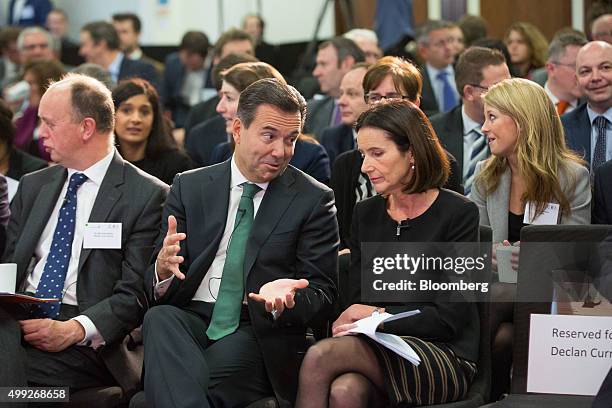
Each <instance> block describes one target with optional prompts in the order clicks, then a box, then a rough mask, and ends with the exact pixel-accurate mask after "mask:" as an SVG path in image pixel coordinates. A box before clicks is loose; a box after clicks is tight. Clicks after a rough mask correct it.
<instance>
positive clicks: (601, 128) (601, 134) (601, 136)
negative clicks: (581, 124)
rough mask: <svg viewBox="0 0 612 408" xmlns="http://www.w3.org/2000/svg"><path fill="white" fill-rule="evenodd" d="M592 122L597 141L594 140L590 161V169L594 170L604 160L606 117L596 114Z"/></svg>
mask: <svg viewBox="0 0 612 408" xmlns="http://www.w3.org/2000/svg"><path fill="white" fill-rule="evenodd" d="M593 123H594V124H595V126H596V127H597V142H595V151H594V152H593V163H591V171H593V172H594V171H595V170H597V168H598V167H599V166H601V165H602V164H604V163H605V162H606V127H607V126H608V119H606V118H605V117H603V116H598V117H596V118H595V120H594V121H593Z"/></svg>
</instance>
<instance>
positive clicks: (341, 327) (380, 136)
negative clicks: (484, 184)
mask: <svg viewBox="0 0 612 408" xmlns="http://www.w3.org/2000/svg"><path fill="white" fill-rule="evenodd" d="M356 129H357V131H358V134H357V142H358V146H359V151H360V152H361V153H362V155H363V156H364V160H363V164H362V167H361V170H362V171H363V172H364V173H365V174H367V176H368V178H369V179H370V181H371V183H372V185H373V186H374V188H375V189H376V192H377V193H378V194H379V195H377V196H374V197H371V198H368V199H366V200H363V201H361V202H359V203H357V205H356V206H355V210H354V215H353V224H352V227H351V238H350V240H349V241H350V245H349V246H350V249H351V273H350V276H351V282H350V287H351V289H350V292H351V293H350V298H351V301H352V302H353V303H354V304H352V305H351V306H349V307H348V308H347V309H346V310H345V311H344V312H343V313H342V314H341V315H340V317H339V318H338V319H337V320H336V321H335V322H334V324H333V333H334V338H332V339H325V340H323V341H321V342H319V343H317V344H316V345H314V346H312V347H311V348H310V349H309V350H308V353H307V354H306V357H305V359H304V362H303V364H302V368H301V371H300V389H299V391H298V398H297V407H300V408H303V407H326V406H328V405H333V406H335V405H338V406H351V407H359V406H364V407H365V406H383V405H384V406H407V405H408V404H410V406H417V405H430V404H439V403H445V402H451V401H455V400H459V399H462V398H463V397H464V396H465V395H466V394H467V391H468V388H469V384H470V383H471V381H472V379H473V377H474V376H475V373H476V364H475V362H476V360H477V358H478V339H479V335H480V333H479V324H478V312H477V310H476V307H475V305H474V304H473V303H469V302H453V303H449V302H447V301H444V300H441V299H442V297H438V295H437V294H436V295H435V296H434V297H433V298H430V299H428V301H427V302H414V301H412V302H403V303H394V304H389V303H387V304H384V305H383V304H377V305H370V304H363V302H362V301H361V293H360V286H361V285H360V276H361V262H362V252H361V249H362V248H361V244H362V243H366V242H378V243H380V242H456V241H465V242H476V241H478V208H477V207H476V205H475V204H473V203H472V202H471V201H469V200H468V199H467V198H465V197H464V196H462V195H460V194H458V193H455V192H452V191H450V190H446V189H443V188H441V187H442V186H443V185H444V183H445V182H446V180H447V178H448V175H449V171H450V170H449V161H448V158H447V157H446V154H445V153H444V150H443V149H442V147H441V146H440V143H439V141H438V139H437V137H436V136H435V133H434V132H433V130H432V128H431V124H430V123H429V120H428V119H427V118H426V117H425V115H424V114H423V112H421V110H419V109H418V108H417V107H416V106H415V105H414V104H413V103H411V102H408V101H392V102H389V103H381V104H378V105H376V106H374V107H372V108H371V109H370V110H368V111H366V112H364V113H363V114H362V115H361V116H360V117H359V119H358V121H357V125H356ZM364 256H365V254H364ZM364 262H365V261H364ZM455 295H456V294H452V295H450V296H455ZM443 298H444V299H446V300H448V298H447V297H446V296H443ZM413 309H419V310H420V314H417V315H414V316H410V317H405V318H402V319H399V320H396V321H393V322H391V323H385V324H384V328H382V329H379V331H384V332H387V333H392V334H396V335H399V336H402V339H403V340H404V341H405V342H407V343H408V344H409V345H410V346H411V347H412V348H413V349H414V350H415V352H416V353H417V354H418V355H419V357H420V358H421V363H420V365H419V366H413V365H412V364H411V363H409V362H408V361H407V360H405V359H403V358H402V357H400V356H399V355H397V354H395V353H394V352H392V351H390V350H388V349H386V348H383V347H381V346H379V345H378V343H375V342H373V341H370V340H368V339H367V338H365V337H361V336H350V335H347V334H349V333H348V331H349V330H350V329H351V328H353V327H354V322H356V321H357V320H360V319H362V318H365V317H368V316H370V315H372V314H373V313H374V312H378V311H384V310H386V311H388V312H390V313H393V314H395V313H398V312H402V311H408V310H413Z"/></svg>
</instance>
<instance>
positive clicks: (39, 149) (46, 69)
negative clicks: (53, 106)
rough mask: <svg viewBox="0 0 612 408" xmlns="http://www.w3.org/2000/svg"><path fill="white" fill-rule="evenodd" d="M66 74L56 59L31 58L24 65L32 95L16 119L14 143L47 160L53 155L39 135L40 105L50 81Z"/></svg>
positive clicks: (57, 79) (24, 75)
mask: <svg viewBox="0 0 612 408" xmlns="http://www.w3.org/2000/svg"><path fill="white" fill-rule="evenodd" d="M65 74H66V71H64V67H63V66H62V64H61V63H60V62H58V61H55V60H31V61H29V62H27V63H26V64H25V65H24V66H23V79H24V81H26V82H27V83H28V85H29V87H30V97H29V100H28V106H27V108H25V109H24V110H23V111H22V112H21V116H19V117H18V118H17V120H16V121H15V129H16V130H15V140H14V145H15V147H17V148H18V149H21V150H25V151H26V152H28V153H30V154H32V155H34V156H38V157H40V158H41V159H44V160H46V161H49V160H51V156H49V153H48V152H47V151H46V150H45V147H44V146H43V141H42V139H40V138H39V137H38V133H39V129H38V127H39V125H40V121H39V118H38V105H39V104H40V99H41V98H42V96H43V94H44V93H45V91H46V90H47V86H48V85H49V82H51V81H53V82H56V81H59V80H60V78H61V77H62V76H64V75H65Z"/></svg>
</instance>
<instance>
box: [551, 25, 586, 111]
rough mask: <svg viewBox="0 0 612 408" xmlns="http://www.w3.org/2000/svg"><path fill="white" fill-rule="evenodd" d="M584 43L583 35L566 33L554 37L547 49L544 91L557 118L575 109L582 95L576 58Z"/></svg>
mask: <svg viewBox="0 0 612 408" xmlns="http://www.w3.org/2000/svg"><path fill="white" fill-rule="evenodd" d="M586 43H587V40H586V38H585V37H584V35H582V34H576V33H573V32H568V33H564V34H560V35H558V36H555V38H553V40H552V41H551V43H550V47H549V48H548V61H546V73H547V78H548V79H547V80H546V83H545V84H544V90H545V91H546V94H547V95H548V97H549V98H550V100H551V101H552V103H553V104H554V105H555V108H556V109H557V113H558V114H559V116H562V115H563V114H564V113H568V112H571V111H573V110H574V109H576V108H577V107H578V105H579V103H580V98H581V97H582V95H583V94H582V89H581V88H580V85H579V84H578V80H577V78H576V56H577V55H578V51H580V48H582V47H583V46H584V45H585V44H586Z"/></svg>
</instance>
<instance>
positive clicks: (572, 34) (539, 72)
mask: <svg viewBox="0 0 612 408" xmlns="http://www.w3.org/2000/svg"><path fill="white" fill-rule="evenodd" d="M561 37H563V38H561ZM560 40H561V42H563V43H564V44H567V43H570V44H571V45H580V44H582V45H584V44H586V43H587V39H586V36H585V35H584V33H583V32H582V31H579V30H574V29H573V28H571V27H563V28H561V29H560V30H558V31H557V32H556V33H555V35H554V36H553V39H552V41H551V42H550V44H549V45H548V53H547V55H548V59H547V60H546V64H545V65H544V66H543V67H542V68H538V69H534V70H533V72H532V73H531V78H529V79H531V80H532V81H533V82H535V83H536V84H538V85H541V86H542V87H543V86H544V85H545V84H546V81H547V80H548V71H547V70H548V65H549V63H551V62H552V61H558V58H563V52H564V48H563V47H560ZM553 43H556V45H554V44H553ZM582 45H580V46H582ZM553 47H554V48H555V49H553ZM560 48H561V57H559V49H560ZM579 48H580V47H579ZM551 50H552V51H555V53H556V54H557V55H556V56H551ZM570 51H571V50H570ZM577 52H578V51H577V50H576V53H577ZM569 56H570V57H571V56H572V53H571V52H570V53H569ZM573 62H574V65H575V62H576V55H575V54H574V55H573ZM566 66H568V65H566ZM571 72H572V74H573V75H574V77H575V76H576V75H575V67H573V69H572V71H571ZM574 83H575V84H576V87H578V83H577V82H574ZM549 96H550V95H549ZM553 103H556V101H555V100H553ZM578 104H580V102H579V103H578ZM555 106H556V105H555Z"/></svg>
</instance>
